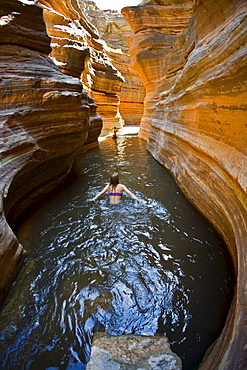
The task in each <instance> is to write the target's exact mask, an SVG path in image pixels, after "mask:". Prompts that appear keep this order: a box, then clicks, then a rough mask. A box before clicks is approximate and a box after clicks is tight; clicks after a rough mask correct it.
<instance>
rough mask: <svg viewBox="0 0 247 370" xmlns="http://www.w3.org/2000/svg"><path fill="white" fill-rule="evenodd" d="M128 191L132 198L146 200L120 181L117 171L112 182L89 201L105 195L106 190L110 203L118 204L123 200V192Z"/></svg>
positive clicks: (112, 177)
mask: <svg viewBox="0 0 247 370" xmlns="http://www.w3.org/2000/svg"><path fill="white" fill-rule="evenodd" d="M124 191H125V192H126V193H127V194H129V195H130V196H131V198H133V199H136V200H138V201H139V202H144V201H143V200H142V199H139V198H137V197H136V196H135V195H134V194H133V193H131V191H129V189H128V188H126V186H125V185H123V184H120V183H119V177H118V174H117V173H114V174H113V175H111V177H110V183H109V184H108V185H106V186H105V187H104V189H103V190H102V191H100V192H99V193H98V194H97V195H96V196H95V197H94V198H92V199H89V200H88V201H89V202H91V201H93V200H96V199H98V198H99V197H101V195H103V194H104V193H105V192H108V195H109V198H110V203H112V204H117V203H120V202H121V199H122V196H123V192H124Z"/></svg>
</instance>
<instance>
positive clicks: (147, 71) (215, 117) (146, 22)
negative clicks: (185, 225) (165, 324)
mask: <svg viewBox="0 0 247 370" xmlns="http://www.w3.org/2000/svg"><path fill="white" fill-rule="evenodd" d="M142 4H143V5H142V6H138V7H128V8H124V9H123V10H122V13H123V15H124V16H125V18H126V20H127V21H128V22H129V24H130V26H131V27H132V29H133V31H134V33H135V35H134V36H133V37H132V39H131V44H130V54H131V59H132V62H131V63H132V68H134V69H135V70H136V71H137V72H138V73H139V75H140V76H141V77H142V80H143V83H144V85H145V88H146V91H147V96H146V100H145V108H144V116H143V119H142V123H141V130H140V136H141V137H142V138H144V139H145V140H147V142H148V144H147V145H148V149H149V150H150V152H151V153H152V154H153V156H154V157H155V158H156V159H157V160H158V161H159V162H160V163H162V164H163V165H164V166H165V167H167V168H168V169H169V170H170V171H171V172H172V174H173V175H174V177H175V179H176V180H177V181H178V183H179V185H180V186H181V188H182V189H184V191H185V193H186V194H187V195H188V196H189V198H190V199H191V200H192V201H193V203H194V204H195V205H196V206H197V207H199V208H200V210H201V211H202V212H203V213H204V214H205V215H206V216H207V217H208V218H209V219H210V220H211V221H212V223H213V224H214V226H215V227H216V228H217V229H218V231H219V232H220V234H221V235H222V236H223V237H224V239H225V241H226V243H227V245H228V247H229V250H230V252H231V255H232V258H233V262H234V265H235V269H236V285H237V286H236V291H235V296H234V300H233V303H232V307H231V310H230V313H229V315H228V319H227V322H226V324H225V327H224V330H223V332H222V334H221V335H220V337H219V338H218V340H217V342H216V344H215V345H214V347H213V349H212V351H211V352H210V353H209V354H208V355H207V356H206V357H205V360H204V362H203V364H202V368H203V369H212V368H215V369H216V368H217V369H218V368H221V369H232V368H235V369H237V368H238V369H242V368H244V367H245V365H246V357H245V356H246V354H245V350H244V347H245V344H246V327H245V325H246V324H245V323H246V305H247V297H246V294H247V292H246V286H247V266H246V261H247V258H246V245H247V192H246V190H247V168H246V163H247V158H246V157H247V156H246V149H247V134H246V122H247V119H246V118H247V117H246V101H247V99H246V98H247V94H246V85H247V83H246V81H247V69H246V65H247V47H246V41H247V39H246V34H247V29H246V28H247V27H246V16H247V3H246V1H244V0H235V1H234V0H226V1H220V0H200V1H199V0H198V1H195V2H194V1H190V0H168V1H167V0H160V1H159V4H158V5H157V1H154V0H151V1H145V0H144V1H143V2H142Z"/></svg>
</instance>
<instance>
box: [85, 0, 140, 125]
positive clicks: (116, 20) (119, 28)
mask: <svg viewBox="0 0 247 370" xmlns="http://www.w3.org/2000/svg"><path fill="white" fill-rule="evenodd" d="M81 3H82V2H81ZM83 3H84V6H85V8H86V10H87V13H88V14H89V16H90V19H91V21H92V22H93V24H94V25H95V27H96V28H97V30H98V31H99V35H100V37H101V38H102V40H104V41H105V42H106V45H107V47H106V48H105V51H106V53H107V55H108V57H109V59H110V61H111V63H112V64H113V65H114V67H115V68H116V69H117V70H118V71H119V72H120V73H121V75H122V77H123V79H124V81H123V83H122V85H121V90H120V93H119V95H118V98H119V112H120V115H121V118H122V120H123V121H124V123H125V124H127V125H133V124H135V125H138V126H139V125H140V122H141V118H142V115H143V101H144V97H145V89H144V86H143V84H142V81H141V79H140V77H139V76H138V74H137V73H135V72H134V71H133V70H131V69H130V68H129V64H130V56H129V46H128V40H129V38H130V37H132V36H133V32H132V30H131V28H130V26H129V24H128V23H127V21H126V20H125V19H124V17H123V16H122V14H120V13H119V12H117V11H114V10H105V11H102V10H100V9H99V8H98V7H97V6H96V5H95V3H94V2H93V1H86V0H84V1H83Z"/></svg>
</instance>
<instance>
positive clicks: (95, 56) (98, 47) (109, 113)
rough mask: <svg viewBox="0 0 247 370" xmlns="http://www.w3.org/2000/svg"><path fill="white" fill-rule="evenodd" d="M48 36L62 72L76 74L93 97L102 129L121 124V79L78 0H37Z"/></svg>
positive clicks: (56, 61)
mask: <svg viewBox="0 0 247 370" xmlns="http://www.w3.org/2000/svg"><path fill="white" fill-rule="evenodd" d="M39 4H40V6H42V8H43V9H44V20H45V23H46V27H47V33H48V34H49V36H50V37H51V48H52V51H51V54H50V56H51V58H52V59H53V61H54V63H55V64H56V65H57V66H58V67H59V68H60V70H61V71H62V72H63V73H66V74H68V75H70V76H74V77H78V78H79V79H81V82H82V83H83V86H84V89H85V90H86V91H87V92H88V93H89V94H90V95H91V96H92V97H93V99H94V100H95V102H96V104H97V111H98V114H99V115H100V117H101V118H102V120H103V127H104V128H111V127H113V126H119V127H121V126H122V119H121V115H120V113H119V93H120V91H121V85H122V83H123V81H124V78H123V76H122V75H121V73H120V72H119V71H118V70H117V69H116V68H115V67H114V66H113V64H112V63H111V60H110V58H109V57H108V55H107V53H106V50H105V49H106V47H107V46H106V44H105V42H104V41H103V40H102V39H100V37H99V32H98V30H97V28H96V27H95V26H94V25H93V24H92V22H90V21H89V20H88V19H89V16H88V15H87V13H86V12H85V8H84V7H83V1H79V0H78V1H77V0H64V1H61V0H39Z"/></svg>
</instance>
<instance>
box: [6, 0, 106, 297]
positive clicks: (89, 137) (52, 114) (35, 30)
mask: <svg viewBox="0 0 247 370" xmlns="http://www.w3.org/2000/svg"><path fill="white" fill-rule="evenodd" d="M0 26H1V27H0V40H1V43H0V76H1V77H0V101H1V105H0V132H1V134H0V148H1V157H0V158H1V163H0V178H1V181H0V303H2V302H3V299H4V298H5V296H6V294H7V292H8V290H9V289H10V286H11V284H12V282H13V280H14V279H15V277H16V275H17V274H18V272H19V269H20V267H21V264H22V262H23V259H24V258H25V255H26V252H25V251H24V249H23V247H22V246H21V245H20V244H19V242H18V240H17V239H16V237H15V235H14V233H13V231H12V229H11V227H10V225H11V226H14V225H16V223H17V222H18V220H19V219H20V217H21V215H22V214H23V213H24V212H25V211H26V210H27V209H28V207H30V205H32V204H33V203H34V202H35V201H37V200H38V199H40V197H41V196H42V195H43V194H44V193H47V192H48V191H49V190H51V189H52V188H54V186H55V185H57V184H58V183H59V182H60V181H61V180H62V179H63V178H64V177H65V176H66V175H67V174H68V172H69V171H70V169H71V166H72V163H73V160H74V158H75V156H76V155H78V154H79V153H80V152H81V151H84V150H85V147H83V145H84V144H85V143H88V144H87V145H89V146H91V145H92V142H93V141H94V142H95V140H96V137H97V136H98V135H99V132H100V130H101V125H102V121H101V119H100V117H99V116H98V115H97V114H96V105H95V103H94V101H93V99H92V98H91V97H89V96H88V94H87V93H86V92H85V91H84V90H83V88H82V84H81V83H80V81H79V80H78V79H76V78H73V77H69V76H67V75H65V74H63V73H61V72H60V70H59V68H58V67H57V66H56V65H55V64H54V63H53V62H52V60H51V59H50V57H48V55H47V54H48V53H50V51H51V48H50V39H49V37H48V35H47V33H46V30H45V24H44V21H43V16H42V9H41V8H40V7H39V6H37V5H35V3H34V2H30V1H29V2H27V1H24V0H23V1H20V0H19V1H16V0H6V1H4V3H1V4H0ZM88 132H89V134H88ZM6 218H7V220H8V222H7V220H6Z"/></svg>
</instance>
